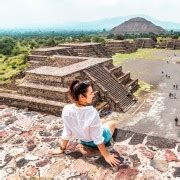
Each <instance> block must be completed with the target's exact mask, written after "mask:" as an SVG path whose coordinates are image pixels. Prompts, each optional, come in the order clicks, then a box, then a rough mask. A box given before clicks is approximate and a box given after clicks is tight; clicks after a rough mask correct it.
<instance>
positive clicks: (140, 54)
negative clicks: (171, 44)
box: [113, 49, 168, 65]
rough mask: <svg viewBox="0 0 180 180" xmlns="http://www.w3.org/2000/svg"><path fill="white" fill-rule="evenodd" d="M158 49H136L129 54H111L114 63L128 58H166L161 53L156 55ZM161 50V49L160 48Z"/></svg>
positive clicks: (119, 63) (118, 63) (117, 63)
mask: <svg viewBox="0 0 180 180" xmlns="http://www.w3.org/2000/svg"><path fill="white" fill-rule="evenodd" d="M159 51H160V50H159V49H138V50H137V51H136V52H133V53H130V54H116V55H114V56H113V63H114V65H121V64H124V63H126V62H127V61H129V60H136V59H144V60H167V58H168V57H167V56H166V55H165V54H163V53H161V56H158V55H157V53H158V52H159ZM162 51H163V50H162Z"/></svg>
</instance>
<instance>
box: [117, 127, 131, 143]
mask: <svg viewBox="0 0 180 180" xmlns="http://www.w3.org/2000/svg"><path fill="white" fill-rule="evenodd" d="M133 135H134V133H133V132H132V131H127V130H122V129H118V130H117V129H116V131H115V133H114V135H113V138H114V141H115V142H122V141H124V140H127V139H129V138H130V137H132V136H133Z"/></svg>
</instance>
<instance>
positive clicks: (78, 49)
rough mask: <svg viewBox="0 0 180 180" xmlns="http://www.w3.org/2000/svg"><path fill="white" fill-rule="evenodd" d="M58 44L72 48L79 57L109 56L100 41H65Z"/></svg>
mask: <svg viewBox="0 0 180 180" xmlns="http://www.w3.org/2000/svg"><path fill="white" fill-rule="evenodd" d="M59 46H60V47H68V48H72V49H73V52H74V54H75V55H76V56H79V57H99V58H103V57H109V54H108V53H107V52H106V49H105V48H104V46H103V45H102V44H101V43H66V44H60V45H59Z"/></svg>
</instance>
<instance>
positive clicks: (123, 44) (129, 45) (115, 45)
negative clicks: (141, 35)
mask: <svg viewBox="0 0 180 180" xmlns="http://www.w3.org/2000/svg"><path fill="white" fill-rule="evenodd" d="M106 49H107V51H108V52H109V54H111V55H114V54H116V53H132V52H135V51H136V50H137V48H136V44H135V43H134V42H130V41H126V40H122V41H121V40H111V41H108V42H106Z"/></svg>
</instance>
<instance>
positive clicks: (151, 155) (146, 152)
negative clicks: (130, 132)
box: [139, 147, 155, 159]
mask: <svg viewBox="0 0 180 180" xmlns="http://www.w3.org/2000/svg"><path fill="white" fill-rule="evenodd" d="M139 150H140V152H141V153H142V154H143V155H144V156H145V157H147V158H149V159H153V158H154V155H155V152H152V151H149V150H147V149H146V148H145V147H140V148H139Z"/></svg>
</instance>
